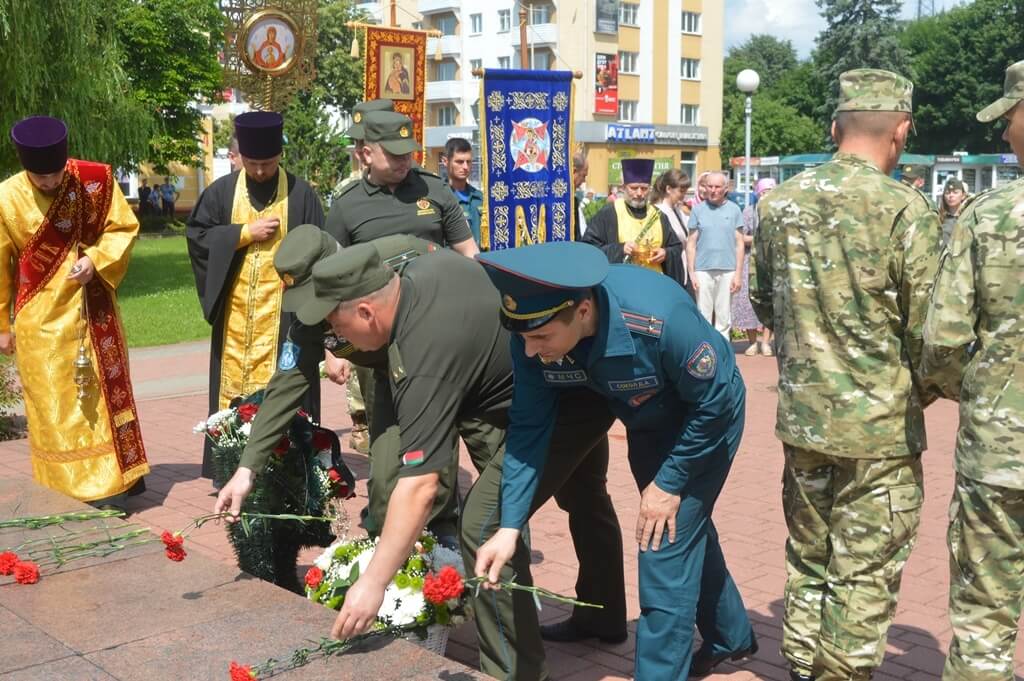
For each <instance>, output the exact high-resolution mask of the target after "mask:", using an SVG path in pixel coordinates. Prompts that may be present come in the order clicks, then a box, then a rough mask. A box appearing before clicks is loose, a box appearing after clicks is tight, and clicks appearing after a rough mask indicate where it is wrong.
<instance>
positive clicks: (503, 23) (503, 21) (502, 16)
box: [498, 9, 512, 33]
mask: <svg viewBox="0 0 1024 681" xmlns="http://www.w3.org/2000/svg"><path fill="white" fill-rule="evenodd" d="M510 30H512V10H510V9H499V10H498V33H508V32H509V31H510Z"/></svg>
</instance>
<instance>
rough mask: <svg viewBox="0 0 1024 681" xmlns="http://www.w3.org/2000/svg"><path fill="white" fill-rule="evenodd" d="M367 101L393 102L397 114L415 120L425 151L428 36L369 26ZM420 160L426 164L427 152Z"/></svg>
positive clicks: (415, 130)
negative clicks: (381, 100)
mask: <svg viewBox="0 0 1024 681" xmlns="http://www.w3.org/2000/svg"><path fill="white" fill-rule="evenodd" d="M364 30H365V35H366V41H365V45H366V58H365V59H364V60H363V64H364V67H363V98H364V99H367V100H369V99H390V100H391V101H392V102H394V104H395V111H397V112H398V113H402V114H405V115H406V116H408V117H409V118H411V119H412V123H413V135H414V136H415V137H416V141H417V142H419V143H420V147H421V148H422V147H423V143H424V139H423V132H424V131H423V122H424V118H425V114H426V109H425V107H426V87H425V83H426V69H427V33H426V32H425V31H409V30H404V29H400V28H391V27H388V26H379V27H378V26H365V27H364ZM416 160H417V161H419V162H421V163H422V161H423V152H422V151H420V152H417V154H416Z"/></svg>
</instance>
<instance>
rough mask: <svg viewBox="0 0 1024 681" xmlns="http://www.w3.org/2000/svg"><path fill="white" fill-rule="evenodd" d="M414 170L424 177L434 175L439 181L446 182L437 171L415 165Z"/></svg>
mask: <svg viewBox="0 0 1024 681" xmlns="http://www.w3.org/2000/svg"><path fill="white" fill-rule="evenodd" d="M413 171H414V172H416V173H419V174H420V175H423V176H424V177H432V178H434V179H435V180H437V181H438V182H442V183H443V182H444V180H442V179H441V176H440V175H438V174H437V173H432V172H430V171H429V170H427V169H426V168H424V167H423V166H415V167H414V168H413Z"/></svg>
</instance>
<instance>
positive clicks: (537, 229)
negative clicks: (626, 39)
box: [480, 69, 575, 251]
mask: <svg viewBox="0 0 1024 681" xmlns="http://www.w3.org/2000/svg"><path fill="white" fill-rule="evenodd" d="M480 89H481V94H480V107H481V109H482V110H483V120H481V121H480V128H481V133H482V134H481V138H482V139H483V140H484V141H483V144H482V145H481V146H482V153H481V175H482V180H483V185H484V216H485V218H486V220H485V224H482V225H481V226H480V246H481V248H483V249H484V250H492V251H496V250H501V249H503V248H515V247H516V246H526V245H529V244H539V243H544V242H545V241H569V240H571V239H572V234H573V222H574V220H575V216H574V212H575V211H573V182H572V153H573V138H572V101H573V76H572V72H570V71H508V70H493V69H487V70H485V71H484V77H483V82H482V83H481V86H480Z"/></svg>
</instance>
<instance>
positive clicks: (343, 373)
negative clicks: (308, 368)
mask: <svg viewBox="0 0 1024 681" xmlns="http://www.w3.org/2000/svg"><path fill="white" fill-rule="evenodd" d="M324 371H326V372H327V378H329V379H331V381H332V382H334V383H337V384H338V385H345V384H346V383H348V379H349V378H350V377H351V376H352V363H351V362H349V361H348V360H347V359H341V358H340V357H335V356H334V355H332V354H331V353H329V352H328V353H327V356H326V357H325V358H324Z"/></svg>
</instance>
